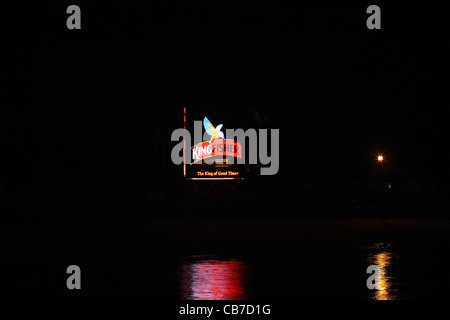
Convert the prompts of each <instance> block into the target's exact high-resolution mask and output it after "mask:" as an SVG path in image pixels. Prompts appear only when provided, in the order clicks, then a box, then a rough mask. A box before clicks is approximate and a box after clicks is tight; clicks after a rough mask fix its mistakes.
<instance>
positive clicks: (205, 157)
mask: <svg viewBox="0 0 450 320" xmlns="http://www.w3.org/2000/svg"><path fill="white" fill-rule="evenodd" d="M191 110H192V111H191ZM187 112H188V111H187V110H186V108H184V126H185V128H187V129H190V130H192V129H194V128H193V127H194V122H197V123H200V121H201V124H202V134H201V136H198V137H195V136H194V137H193V138H194V141H193V146H192V147H191V148H190V150H189V148H186V150H185V151H184V152H185V154H184V157H185V160H186V161H184V162H185V163H184V170H183V171H184V176H185V177H186V178H187V179H192V180H215V179H217V180H222V179H223V180H235V179H244V177H245V171H246V166H245V164H242V163H241V164H237V163H236V162H237V160H238V159H242V153H243V152H242V145H241V142H240V141H238V140H237V139H226V137H225V134H224V131H225V129H226V128H225V126H224V124H223V123H222V122H223V120H222V119H223V118H221V114H224V113H226V111H225V112H224V111H222V112H220V111H217V110H211V109H204V110H200V109H190V108H189V115H187ZM230 116H231V115H228V118H230ZM210 119H211V121H210ZM219 122H220V124H217V123H219ZM228 122H231V121H228ZM216 124H217V125H216ZM197 129H198V127H197ZM192 131H195V130H192ZM187 157H190V159H187Z"/></svg>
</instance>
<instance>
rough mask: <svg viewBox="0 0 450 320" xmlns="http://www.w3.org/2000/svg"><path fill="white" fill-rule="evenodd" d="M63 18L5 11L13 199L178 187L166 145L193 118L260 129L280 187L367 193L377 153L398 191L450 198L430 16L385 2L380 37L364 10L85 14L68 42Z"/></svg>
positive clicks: (61, 11) (5, 175) (56, 6)
mask: <svg viewBox="0 0 450 320" xmlns="http://www.w3.org/2000/svg"><path fill="white" fill-rule="evenodd" d="M69 4H72V3H69V2H65V1H45V2H39V4H37V3H34V4H30V5H24V4H21V5H16V6H15V7H10V6H7V7H6V8H7V9H4V10H2V11H3V12H4V14H3V16H5V19H4V20H3V22H4V23H6V28H4V31H6V33H7V35H6V38H5V39H3V41H4V48H5V49H4V50H3V51H4V52H6V54H7V59H5V60H4V64H5V67H6V73H5V72H3V77H4V79H6V80H7V86H6V87H4V89H6V90H5V93H6V100H4V102H3V103H2V104H1V116H0V127H1V129H0V130H1V135H0V141H1V145H2V162H3V165H2V172H1V177H0V178H1V179H2V180H3V181H4V183H5V184H6V185H7V186H8V189H9V190H11V191H10V192H11V194H13V195H14V194H16V195H17V194H18V195H23V194H29V193H33V192H34V191H33V190H35V191H39V192H41V193H42V195H43V196H44V197H48V198H51V197H62V198H64V197H67V199H69V198H70V197H78V196H80V197H81V195H87V194H92V193H94V192H98V190H103V191H104V192H105V195H107V194H115V193H136V194H145V193H146V192H147V191H148V190H150V189H152V190H153V189H155V190H157V189H158V188H159V187H160V186H164V185H165V184H166V181H167V179H168V177H174V176H177V175H179V174H181V167H175V166H174V165H173V164H171V162H170V149H171V148H172V146H173V145H174V143H171V142H170V133H171V132H172V130H173V129H175V128H178V127H182V108H183V107H184V106H187V107H189V106H191V107H198V106H201V107H208V106H215V107H218V108H223V109H226V108H228V107H243V108H248V110H252V109H256V110H257V111H258V112H259V113H260V114H262V115H264V116H266V117H267V119H268V123H269V125H268V126H269V127H270V128H279V129H280V138H281V146H280V153H281V154H280V172H279V174H278V175H277V177H271V178H272V180H273V179H275V180H273V181H275V182H276V183H277V185H278V186H286V185H287V184H288V183H290V181H297V182H308V181H325V182H327V181H329V182H330V181H338V182H339V181H363V180H367V179H370V178H371V174H372V171H373V170H372V169H373V166H374V159H375V158H374V157H375V156H376V155H377V154H378V153H379V152H382V153H383V154H384V155H385V157H386V161H387V162H388V163H390V164H391V166H392V167H395V168H397V169H395V172H400V173H401V175H402V178H403V179H410V180H411V179H412V180H424V179H426V180H431V181H434V182H436V183H439V184H441V185H443V186H444V189H445V188H447V187H445V186H446V183H447V181H448V177H449V174H448V170H447V157H446V154H447V150H446V149H447V147H448V143H447V137H446V136H447V126H446V125H447V120H446V116H445V115H444V111H445V107H446V102H445V101H446V100H442V97H443V94H444V93H445V91H444V90H446V89H445V88H444V81H446V76H443V77H442V78H439V76H438V75H439V74H440V73H443V71H442V70H443V67H444V64H443V63H442V61H443V58H444V56H445V54H444V51H443V50H442V47H443V45H444V39H445V37H442V36H440V33H439V32H440V31H439V30H441V29H439V26H437V24H438V23H439V21H442V20H439V19H437V18H436V19H434V18H433V17H434V16H432V15H431V14H434V12H431V11H432V10H431V9H424V8H418V7H413V6H400V5H399V6H398V7H393V6H392V5H391V4H384V3H379V5H380V7H381V8H382V29H381V30H368V29H367V28H366V19H367V16H368V15H367V14H366V13H365V8H367V6H368V5H369V3H367V4H366V3H359V4H356V5H350V4H333V5H330V4H325V3H320V4H319V3H317V4H315V5H312V4H301V5H296V6H294V5H292V4H288V3H284V2H269V1H245V2H243V1H215V0H214V1H128V2H127V4H126V5H125V4H124V2H118V1H109V2H107V3H102V4H100V3H96V4H92V3H91V2H90V1H79V2H77V4H78V5H79V6H80V7H81V11H82V29H81V30H68V29H67V28H66V26H65V21H66V18H67V16H68V15H67V14H65V9H66V8H67V6H68V5H69ZM437 10H439V9H437ZM443 109H444V110H443ZM237 116H238V115H237ZM268 179H269V178H268ZM161 188H162V187H161ZM447 189H448V188H447ZM30 190H31V191H30ZM80 190H83V192H81V191H80ZM86 190H87V191H86ZM89 190H90V191H89ZM105 190H106V191H105ZM84 192H86V193H84ZM19 197H20V196H19ZM70 199H71V198H70Z"/></svg>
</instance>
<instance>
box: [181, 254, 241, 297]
mask: <svg viewBox="0 0 450 320" xmlns="http://www.w3.org/2000/svg"><path fill="white" fill-rule="evenodd" d="M245 274H246V271H245V264H244V263H243V262H242V261H239V260H200V261H195V262H186V263H184V264H183V265H182V266H181V291H182V292H181V294H182V299H185V300H243V299H246V293H245V290H244V278H245Z"/></svg>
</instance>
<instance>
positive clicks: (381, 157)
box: [377, 154, 384, 162]
mask: <svg viewBox="0 0 450 320" xmlns="http://www.w3.org/2000/svg"><path fill="white" fill-rule="evenodd" d="M377 159H378V162H383V159H384V158H383V156H382V155H381V154H380V155H379V156H378V158H377Z"/></svg>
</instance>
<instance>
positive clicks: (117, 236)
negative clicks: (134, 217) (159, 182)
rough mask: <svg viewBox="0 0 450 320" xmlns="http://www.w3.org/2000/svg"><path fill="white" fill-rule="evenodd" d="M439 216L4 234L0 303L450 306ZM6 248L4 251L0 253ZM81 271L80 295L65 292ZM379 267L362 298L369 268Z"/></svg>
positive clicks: (140, 224)
mask: <svg viewBox="0 0 450 320" xmlns="http://www.w3.org/2000/svg"><path fill="white" fill-rule="evenodd" d="M449 230H450V223H449V221H446V220H441V221H436V220H400V219H399V220H376V219H373V220H351V219H349V220H334V221H329V220H317V221H298V220H272V221H258V220H176V221H169V220H167V221H166V220H164V221H163V220H161V221H131V222H130V221H128V222H123V221H121V222H117V223H103V222H98V221H97V222H93V223H91V224H90V225H89V226H87V224H85V222H79V223H78V224H77V223H74V224H71V225H67V226H66V228H65V229H64V228H53V227H49V226H46V225H45V224H43V225H38V226H35V225H31V226H28V227H23V226H9V227H8V228H3V229H2V231H3V232H2V233H1V238H2V239H1V240H2V243H3V244H4V245H3V253H2V259H1V263H2V274H3V279H2V281H3V289H2V296H6V297H42V298H47V297H49V298H54V297H57V298H59V297H62V298H72V297H87V298H102V297H107V298H108V297H116V298H120V297H128V298H151V299H184V300H203V299H207V300H224V299H226V300H230V299H231V300H241V299H358V300H397V299H448V298H450V294H449V292H448V289H447V288H448V287H449V285H450V281H449V279H448V276H447V270H446V266H447V260H448V259H447V256H448V254H449V252H450V250H449V249H450V241H449V239H450V236H449ZM8 244H9V245H8ZM71 264H76V265H79V266H80V268H81V270H82V290H80V291H78V292H74V291H69V290H67V288H66V279H67V277H68V275H67V274H66V268H67V266H69V265H71ZM370 265H376V266H378V267H379V270H380V277H379V281H380V288H379V289H373V290H370V289H368V287H367V284H366V282H367V279H368V277H369V276H370V274H368V273H367V268H368V266H370Z"/></svg>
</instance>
